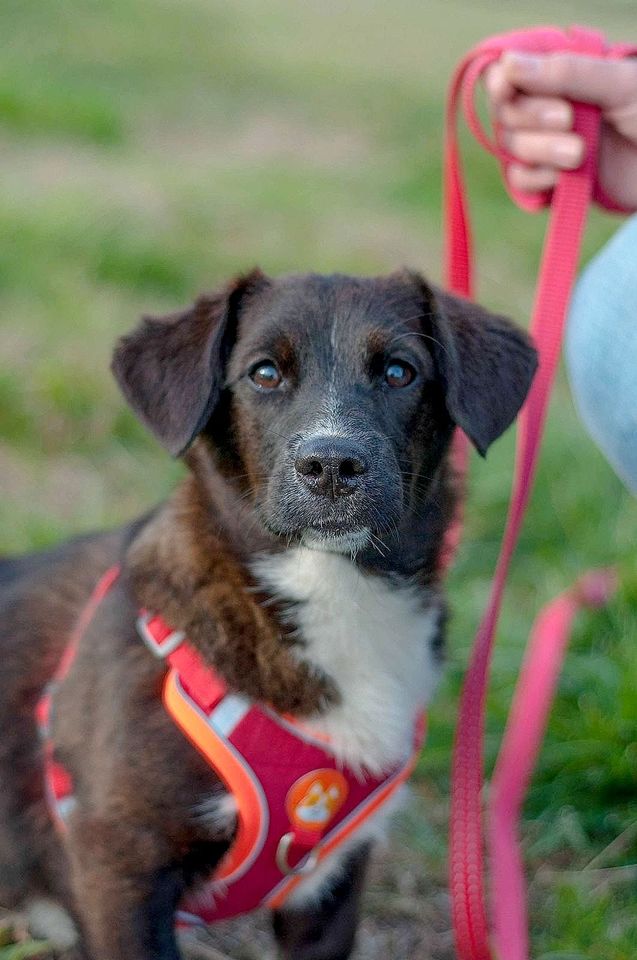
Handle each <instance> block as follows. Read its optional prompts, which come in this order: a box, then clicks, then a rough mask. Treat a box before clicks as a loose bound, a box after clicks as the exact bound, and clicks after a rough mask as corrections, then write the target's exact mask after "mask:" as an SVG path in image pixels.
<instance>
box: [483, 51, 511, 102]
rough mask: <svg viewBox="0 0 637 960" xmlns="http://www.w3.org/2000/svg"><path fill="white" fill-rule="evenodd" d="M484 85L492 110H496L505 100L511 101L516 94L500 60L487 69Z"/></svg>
mask: <svg viewBox="0 0 637 960" xmlns="http://www.w3.org/2000/svg"><path fill="white" fill-rule="evenodd" d="M484 85H485V87H486V90H487V96H488V98H489V106H490V107H491V109H492V110H493V109H497V107H499V106H500V105H501V104H503V103H506V101H507V100H512V99H513V98H514V97H515V95H516V93H517V90H516V88H515V85H514V84H513V83H512V81H511V80H510V79H509V77H508V73H507V70H506V69H505V67H504V66H503V64H502V61H501V60H497V61H496V62H495V63H493V64H492V65H491V66H490V67H489V68H488V69H487V72H486V74H485V77H484Z"/></svg>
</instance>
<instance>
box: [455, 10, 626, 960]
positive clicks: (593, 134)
mask: <svg viewBox="0 0 637 960" xmlns="http://www.w3.org/2000/svg"><path fill="white" fill-rule="evenodd" d="M506 50H520V51H532V52H536V53H550V52H577V53H582V54H587V55H589V56H596V57H613V58H619V57H623V56H627V55H629V54H631V53H635V52H636V50H635V48H634V47H630V46H628V45H622V44H617V45H614V46H610V45H609V44H608V43H607V42H606V40H605V39H604V37H603V36H602V35H601V34H600V33H597V32H594V31H591V30H585V29H583V28H580V27H573V28H571V29H570V30H569V31H567V32H564V31H561V30H559V29H557V28H540V29H533V30H525V31H515V32H512V33H508V34H503V35H500V36H496V37H493V38H491V39H489V40H486V41H484V42H483V43H480V44H479V45H478V46H476V47H475V48H474V49H473V50H472V51H471V52H470V53H469V54H468V55H467V56H466V57H465V58H464V59H463V60H462V62H461V63H460V65H459V66H458V68H457V70H456V72H455V74H454V76H453V79H452V82H451V87H450V92H449V97H448V101H447V109H446V128H445V146H444V176H445V183H444V219H445V230H446V233H445V254H444V256H445V269H446V281H447V285H448V286H449V288H450V289H451V290H452V291H453V292H455V293H457V294H460V295H463V296H467V297H471V296H473V293H474V269H473V249H472V237H471V228H470V220H469V212H468V206H467V201H466V196H465V186H464V179H463V173H462V166H461V161H460V152H459V148H458V140H457V129H456V126H457V116H458V112H459V110H460V107H461V106H462V108H463V110H464V114H465V116H466V119H467V122H468V125H469V127H470V129H471V130H472V132H473V134H474V135H475V137H476V138H477V139H478V141H479V142H480V143H481V144H482V145H483V146H484V147H485V148H486V149H487V150H489V151H490V152H491V153H493V154H495V156H496V157H498V159H499V160H500V162H501V164H502V165H503V167H504V168H505V169H506V166H507V165H508V163H510V162H511V160H512V158H511V157H510V156H509V155H508V154H507V153H506V152H505V151H504V150H503V149H502V148H501V147H500V145H499V144H498V143H497V142H496V143H492V142H491V141H490V140H489V139H488V137H487V136H486V134H485V132H484V131H483V129H482V127H481V125H480V122H479V119H478V117H477V113H476V109H475V104H474V95H475V88H476V84H477V83H478V80H479V79H480V77H481V76H482V75H483V73H484V71H485V70H486V69H487V67H488V66H489V65H490V64H492V63H493V62H495V61H496V60H497V59H499V58H500V56H501V55H502V54H503V53H504V52H505V51H506ZM599 127H600V112H599V110H598V108H596V107H594V106H591V105H589V104H583V103H576V104H574V129H575V131H576V132H577V133H579V134H580V135H581V136H582V137H583V139H584V141H585V144H586V156H585V158H584V161H583V163H582V165H581V167H580V168H579V169H578V170H574V171H566V172H563V173H561V174H560V177H559V181H558V183H557V186H556V187H555V190H554V191H552V192H551V193H550V194H545V195H542V196H540V197H537V196H535V195H534V196H533V197H530V196H528V195H525V194H522V193H520V192H518V191H511V190H510V192H511V194H512V196H513V199H514V200H515V202H516V203H518V204H519V205H520V206H521V207H523V208H524V209H527V210H530V209H539V208H540V207H541V206H547V205H548V206H550V217H549V224H548V229H547V234H546V239H545V245H544V250H543V254H542V261H541V266H540V273H539V279H538V286H537V290H536V296H535V304H534V307H533V313H532V320H531V327H530V329H531V333H532V334H533V337H534V339H535V342H536V344H537V347H538V353H539V369H538V373H537V375H536V378H535V381H534V383H533V386H532V388H531V391H530V394H529V396H528V398H527V402H526V404H525V406H524V408H523V410H522V412H521V414H520V417H519V428H518V436H517V448H516V462H515V471H514V480H513V489H512V494H511V501H510V505H509V512H508V516H507V521H506V526H505V530H504V535H503V539H502V544H501V548H500V556H499V558H498V562H497V565H496V570H495V574H494V578H493V582H492V587H491V594H490V597H489V601H488V604H487V608H486V611H485V613H484V616H483V619H482V622H481V624H480V627H479V629H478V632H477V635H476V639H475V644H474V648H473V652H472V656H471V660H470V663H469V667H468V670H467V675H466V679H465V685H464V690H463V693H462V698H461V703H460V711H459V720H458V726H457V730H456V738H455V746H454V759H453V772H452V800H451V840H450V842H451V851H450V886H451V894H452V908H453V924H454V931H455V937H456V948H457V952H458V956H459V958H460V960H492V958H493V953H492V951H491V947H490V943H489V927H488V923H487V916H486V909H485V894H484V858H483V849H482V822H481V805H480V804H481V791H482V776H483V750H482V741H483V733H484V705H485V696H486V689H487V683H488V674H489V665H490V661H491V654H492V649H493V642H494V635H495V630H496V626H497V621H498V617H499V613H500V607H501V604H502V596H503V591H504V585H505V582H506V578H507V574H508V570H509V566H510V562H511V557H512V555H513V551H514V549H515V546H516V543H517V540H518V537H519V533H520V529H521V526H522V521H523V518H524V513H525V510H526V506H527V503H528V500H529V496H530V492H531V488H532V484H533V478H534V474H535V467H536V462H537V457H538V452H539V445H540V440H541V435H542V429H543V426H544V421H545V418H546V412H547V407H548V402H549V398H550V394H551V389H552V386H553V382H554V379H555V373H556V370H557V364H558V360H559V354H560V346H561V342H562V333H563V327H564V320H565V315H566V309H567V306H568V300H569V297H570V293H571V289H572V285H573V282H574V279H575V273H576V269H577V263H578V258H579V251H580V245H581V239H582V235H583V231H584V225H585V219H586V213H587V209H588V206H589V203H590V202H591V200H592V199H593V197H594V198H595V199H596V200H597V201H598V202H604V201H605V198H604V197H603V193H602V191H601V189H600V188H599V187H598V186H597V181H596V160H597V146H598V137H599ZM496 133H497V131H496ZM606 205H607V206H610V204H606ZM613 209H616V207H614V206H613ZM467 449H468V442H467V439H466V437H464V436H462V435H460V434H458V435H457V437H456V445H455V456H456V462H457V463H458V464H459V465H460V468H461V469H462V468H463V467H464V465H465V464H466V460H467ZM457 540H458V533H457V530H456V531H455V532H454V533H453V534H452V538H451V541H450V544H449V545H450V547H451V548H453V545H454V544H455V543H456V542H457ZM603 582H604V585H605V589H603V590H599V591H598V592H599V594H600V597H601V596H605V595H606V594H607V593H608V587H609V584H608V581H607V580H604V581H603ZM587 599H590V594H589V592H588V591H587V590H582V589H580V590H575V591H569V593H568V594H566V595H564V597H562V598H560V599H559V600H558V601H555V604H556V605H554V606H552V607H551V608H549V610H548V611H547V612H546V613H545V615H544V618H543V619H542V620H540V621H539V622H538V625H537V627H536V629H535V632H534V638H533V642H532V645H531V648H530V653H529V660H528V661H527V667H526V668H525V670H524V671H523V673H522V676H521V678H520V684H519V693H518V695H516V706H517V709H514V711H513V713H512V716H511V720H510V723H509V728H508V732H507V736H506V737H505V741H504V744H503V753H502V755H501V759H500V761H499V764H498V772H497V776H496V779H495V787H496V790H497V791H499V793H498V794H497V796H498V799H497V800H496V801H495V803H494V806H493V809H492V822H491V843H492V853H493V854H494V856H493V862H492V876H493V892H494V897H493V920H494V925H493V928H494V939H495V945H496V950H497V953H498V955H499V956H500V957H501V958H502V960H525V958H527V957H528V935H527V924H526V906H525V896H524V877H523V871H522V865H521V862H520V857H519V854H518V851H517V848H516V834H517V830H516V820H517V817H518V814H519V809H520V804H521V800H522V796H523V794H524V788H525V786H526V782H527V779H528V776H529V775H530V772H531V770H532V768H533V765H534V761H535V756H536V754H537V750H538V748H539V741H540V733H541V731H542V730H543V727H544V723H545V718H546V714H547V711H548V704H549V702H550V699H551V693H552V689H553V686H554V684H555V682H556V678H557V675H558V672H559V665H560V663H561V658H562V654H563V651H564V648H565V643H566V638H567V636H568V631H569V627H570V622H571V620H572V617H573V615H574V612H575V610H576V609H577V608H578V607H579V606H580V605H581V603H582V602H584V601H585V600H587ZM556 641H558V642H556ZM538 650H539V651H540V652H539V653H538V652H537V651H538ZM545 656H549V657H550V662H551V666H550V668H548V667H547V669H546V670H544V671H543V670H540V669H536V664H538V663H539V662H540V661H541V660H542V659H543V658H544V657H545ZM531 690H536V691H537V699H536V698H535V697H533V696H530V693H529V691H531ZM519 704H522V705H524V706H526V705H531V706H532V707H533V709H534V710H537V714H536V718H535V725H534V735H533V736H532V737H530V738H529V740H528V743H527V750H526V751H525V754H524V762H523V763H520V764H518V761H517V758H518V756H519V754H514V753H513V752H512V750H513V749H514V748H516V747H517V745H518V744H519V741H520V739H521V729H520V727H521V721H522V720H523V721H524V723H525V725H526V724H527V723H528V714H522V713H521V712H520V711H521V708H520V707H519ZM524 735H525V736H526V733H525V734H524ZM502 791H504V793H503V792H502ZM503 796H504V798H505V799H504V800H503V799H502V797H503Z"/></svg>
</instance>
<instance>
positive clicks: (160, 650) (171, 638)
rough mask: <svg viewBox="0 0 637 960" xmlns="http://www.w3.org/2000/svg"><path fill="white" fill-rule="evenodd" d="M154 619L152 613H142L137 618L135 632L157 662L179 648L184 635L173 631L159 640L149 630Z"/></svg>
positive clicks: (181, 632)
mask: <svg viewBox="0 0 637 960" xmlns="http://www.w3.org/2000/svg"><path fill="white" fill-rule="evenodd" d="M154 619H155V618H154V616H153V614H152V613H147V612H144V613H142V614H140V616H139V617H138V618H137V632H138V633H139V635H140V637H141V638H142V640H143V641H144V643H145V644H146V646H147V647H148V649H149V650H150V652H151V653H152V654H153V656H155V657H157V659H158V660H165V659H166V657H169V656H170V654H171V653H174V652H175V650H176V649H177V647H179V646H181V644H182V643H183V642H184V640H185V639H186V635H185V633H184V632H183V631H182V630H173V631H172V632H171V633H167V634H166V636H164V637H162V638H161V639H159V638H158V637H156V636H155V634H154V632H153V630H152V629H151V624H152V622H153V620H154Z"/></svg>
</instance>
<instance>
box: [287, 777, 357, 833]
mask: <svg viewBox="0 0 637 960" xmlns="http://www.w3.org/2000/svg"><path fill="white" fill-rule="evenodd" d="M348 790H349V788H348V785H347V780H346V779H345V777H344V776H343V774H342V773H339V771H338V770H313V771H312V773H306V774H305V775H304V776H303V777H300V779H299V780H297V781H296V783H295V784H294V785H293V786H292V787H291V788H290V790H289V792H288V795H287V798H286V801H285V806H286V810H287V814H288V817H289V818H290V822H291V823H292V824H294V826H296V827H299V828H300V829H302V830H323V829H324V828H325V827H326V826H327V824H328V823H329V822H330V821H331V820H332V819H333V818H334V817H335V816H336V814H337V813H338V811H339V810H340V809H341V807H342V806H343V804H344V803H345V800H346V799H347V794H348Z"/></svg>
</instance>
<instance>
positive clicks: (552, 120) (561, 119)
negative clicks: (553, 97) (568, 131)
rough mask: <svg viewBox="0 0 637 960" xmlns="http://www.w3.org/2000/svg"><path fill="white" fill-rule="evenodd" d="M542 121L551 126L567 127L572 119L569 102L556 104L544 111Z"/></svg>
mask: <svg viewBox="0 0 637 960" xmlns="http://www.w3.org/2000/svg"><path fill="white" fill-rule="evenodd" d="M540 119H541V121H542V123H546V124H547V126H551V127H565V126H566V125H567V124H568V123H570V120H571V111H570V109H569V107H568V105H567V104H565V103H564V104H555V105H554V106H552V107H547V108H546V109H545V110H543V111H542V114H541V116H540Z"/></svg>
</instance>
